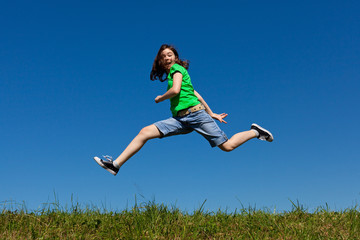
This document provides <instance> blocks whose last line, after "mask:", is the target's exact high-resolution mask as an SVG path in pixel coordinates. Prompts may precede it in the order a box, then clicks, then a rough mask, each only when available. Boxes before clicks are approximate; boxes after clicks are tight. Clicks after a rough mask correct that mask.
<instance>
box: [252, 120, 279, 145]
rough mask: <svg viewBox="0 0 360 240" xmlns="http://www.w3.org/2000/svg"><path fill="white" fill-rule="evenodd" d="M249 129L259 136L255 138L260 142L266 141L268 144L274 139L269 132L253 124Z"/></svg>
mask: <svg viewBox="0 0 360 240" xmlns="http://www.w3.org/2000/svg"><path fill="white" fill-rule="evenodd" d="M251 129H254V130H256V131H257V132H258V133H259V136H258V137H257V138H258V139H260V140H263V141H268V142H272V141H273V140H274V137H273V135H272V134H271V132H270V131H268V130H266V129H265V128H262V127H260V126H259V125H257V124H255V123H253V124H251Z"/></svg>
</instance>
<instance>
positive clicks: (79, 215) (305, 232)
mask: <svg viewBox="0 0 360 240" xmlns="http://www.w3.org/2000/svg"><path fill="white" fill-rule="evenodd" d="M205 202H206V201H204V203H203V205H202V206H201V207H200V208H199V209H198V210H196V211H194V212H192V213H187V212H183V211H180V210H179V209H178V208H176V207H169V206H166V205H164V204H157V203H155V202H147V203H142V204H137V203H135V206H133V207H132V208H131V209H126V210H123V211H121V212H112V211H106V210H105V209H99V208H97V207H94V206H91V207H89V206H87V207H85V208H82V207H81V206H80V204H78V203H76V204H72V206H71V207H70V208H69V209H66V208H65V209H64V208H61V206H60V205H59V204H58V203H51V204H44V206H43V207H42V208H41V209H39V210H36V211H28V210H27V209H26V207H25V204H17V203H15V202H3V204H2V205H3V207H2V209H1V213H0V239H360V212H359V208H358V207H357V206H356V207H353V208H349V209H346V210H343V211H338V212H335V211H331V210H330V209H329V207H328V206H327V205H326V206H325V207H319V208H318V209H316V210H315V211H314V212H312V213H310V212H308V211H307V210H306V209H305V208H304V207H303V206H302V205H300V204H299V202H297V203H293V202H292V204H293V208H292V210H291V211H287V212H283V213H271V212H270V211H268V210H257V209H255V208H252V207H248V208H242V209H240V210H237V211H235V212H233V213H227V212H224V211H221V210H219V211H217V212H207V211H204V208H203V207H204V204H205Z"/></svg>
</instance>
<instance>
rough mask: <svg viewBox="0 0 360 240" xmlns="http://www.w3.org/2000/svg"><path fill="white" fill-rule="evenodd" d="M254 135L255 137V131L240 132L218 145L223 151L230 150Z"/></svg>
mask: <svg viewBox="0 0 360 240" xmlns="http://www.w3.org/2000/svg"><path fill="white" fill-rule="evenodd" d="M255 137H256V133H255V132H254V131H252V130H249V131H245V132H240V133H237V134H235V135H234V136H232V137H231V138H230V139H229V140H228V141H226V142H224V143H223V144H221V145H219V146H218V147H219V148H220V149H221V150H223V151H225V152H230V151H232V150H234V149H235V148H237V147H239V146H240V145H241V144H243V143H245V142H247V141H249V140H250V139H253V138H255Z"/></svg>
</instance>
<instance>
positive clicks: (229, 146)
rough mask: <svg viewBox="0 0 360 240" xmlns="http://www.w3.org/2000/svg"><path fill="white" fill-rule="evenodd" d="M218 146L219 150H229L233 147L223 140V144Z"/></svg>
mask: <svg viewBox="0 0 360 240" xmlns="http://www.w3.org/2000/svg"><path fill="white" fill-rule="evenodd" d="M218 147H219V148H220V149H221V150H223V151H224V152H231V151H232V150H234V149H235V148H234V147H233V146H232V145H231V144H230V143H229V142H224V143H223V144H221V145H219V146H218Z"/></svg>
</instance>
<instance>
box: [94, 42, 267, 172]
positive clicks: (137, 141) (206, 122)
mask: <svg viewBox="0 0 360 240" xmlns="http://www.w3.org/2000/svg"><path fill="white" fill-rule="evenodd" d="M188 67H189V62H188V61H183V60H181V59H180V58H179V54H178V52H177V51H176V49H175V48H174V47H173V46H171V45H167V44H164V45H162V46H161V47H160V49H159V51H158V54H157V55H156V57H155V60H154V63H153V67H152V70H151V73H150V79H151V80H156V79H159V80H160V81H162V82H163V81H165V80H167V81H168V87H167V91H166V92H165V93H164V94H163V95H159V96H157V97H156V98H155V102H156V103H159V102H162V101H164V100H167V99H170V106H171V107H170V110H171V113H172V117H171V118H169V119H166V120H163V121H159V122H156V123H154V124H152V125H150V126H147V127H144V128H143V129H141V131H140V132H139V134H138V135H137V136H136V137H135V138H134V139H133V140H132V142H131V143H130V144H129V145H128V146H127V148H126V149H125V150H124V151H123V152H122V153H121V154H120V156H119V157H118V158H117V159H116V160H115V161H113V160H112V158H111V157H109V156H104V159H101V158H99V157H94V160H95V161H96V162H97V163H98V164H99V165H100V166H101V167H103V168H105V169H106V170H107V171H109V172H110V173H112V174H113V175H116V174H117V173H118V171H119V169H120V167H121V166H122V165H123V164H124V163H125V162H126V161H127V160H129V159H130V158H131V157H132V156H133V155H134V154H135V153H137V152H138V151H139V150H140V149H141V148H142V146H144V144H145V143H146V142H147V141H148V140H150V139H153V138H163V137H168V136H172V135H178V134H187V133H190V132H192V131H193V130H195V131H196V132H198V133H200V134H201V135H202V136H204V137H205V138H206V139H207V140H208V141H209V143H210V145H211V146H212V147H215V146H217V147H219V148H220V149H221V150H223V151H226V152H230V151H232V150H234V149H235V148H237V147H239V146H240V145H241V144H243V143H245V142H246V141H248V140H250V139H253V138H255V137H257V138H258V139H260V140H266V141H268V142H272V141H273V139H274V138H273V136H272V134H271V133H270V132H269V131H268V130H266V129H264V128H262V127H260V126H259V125H257V124H252V125H251V128H250V130H249V131H244V132H240V133H237V134H235V135H234V136H232V137H231V138H230V139H228V138H227V136H226V135H225V133H224V132H223V131H222V130H221V129H220V128H219V126H218V125H217V124H216V122H215V121H214V119H216V120H218V121H219V122H220V123H226V121H225V120H224V118H225V117H226V116H227V115H228V114H226V113H222V114H216V113H213V112H212V111H211V109H210V107H209V105H208V104H207V103H206V102H205V100H204V99H203V98H202V97H201V95H200V94H199V93H198V92H197V91H195V90H194V88H193V86H192V84H191V80H190V76H189V74H188V72H187V69H188ZM164 75H166V76H165V77H166V78H163V77H164Z"/></svg>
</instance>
